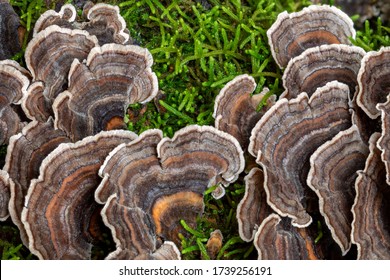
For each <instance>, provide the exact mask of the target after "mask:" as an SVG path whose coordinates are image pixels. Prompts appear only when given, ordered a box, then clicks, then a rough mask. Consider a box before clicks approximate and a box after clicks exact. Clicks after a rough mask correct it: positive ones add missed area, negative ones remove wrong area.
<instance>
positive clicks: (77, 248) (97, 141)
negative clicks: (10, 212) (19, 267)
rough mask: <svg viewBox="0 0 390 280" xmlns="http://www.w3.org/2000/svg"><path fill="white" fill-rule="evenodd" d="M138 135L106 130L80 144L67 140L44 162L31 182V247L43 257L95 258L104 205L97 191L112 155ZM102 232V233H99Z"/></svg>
mask: <svg viewBox="0 0 390 280" xmlns="http://www.w3.org/2000/svg"><path fill="white" fill-rule="evenodd" d="M136 137H137V136H136V135H135V134H134V133H132V132H130V131H120V130H117V131H103V132H100V133H99V134H96V135H95V136H89V137H86V138H84V139H83V140H81V141H78V142H76V143H62V144H60V145H59V146H58V147H57V148H56V149H55V150H54V151H53V152H51V153H50V154H49V155H48V156H47V157H46V158H45V159H44V160H43V162H42V165H41V167H40V172H39V177H38V178H37V179H34V180H32V181H31V185H30V188H29V190H28V193H27V196H26V201H25V206H24V209H23V212H22V222H23V224H24V227H25V229H26V232H27V235H28V239H29V248H30V251H31V252H32V253H33V254H35V255H37V256H38V257H39V258H40V259H89V258H90V257H91V248H92V244H91V243H92V241H93V240H94V236H95V235H97V236H99V234H97V233H98V232H99V228H98V227H97V226H98V224H97V222H98V219H95V217H96V214H99V212H100V210H101V206H100V205H99V204H97V203H96V202H95V199H94V192H95V190H96V188H97V186H98V185H99V183H100V180H101V179H100V177H99V176H98V170H99V168H100V166H101V165H102V163H103V161H104V159H105V158H106V156H107V155H108V154H109V153H110V151H112V150H113V149H114V148H115V147H116V146H118V145H119V144H121V143H125V142H130V141H132V140H134V139H135V138H136ZM96 231H98V232H96Z"/></svg>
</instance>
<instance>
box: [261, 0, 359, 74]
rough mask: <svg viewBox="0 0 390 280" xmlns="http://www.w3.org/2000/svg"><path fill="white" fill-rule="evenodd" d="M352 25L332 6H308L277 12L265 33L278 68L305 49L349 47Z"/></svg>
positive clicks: (353, 35) (285, 64)
mask: <svg viewBox="0 0 390 280" xmlns="http://www.w3.org/2000/svg"><path fill="white" fill-rule="evenodd" d="M355 35H356V32H355V29H354V28H353V22H352V20H351V19H350V18H349V16H348V15H346V14H345V13H343V12H342V11H341V10H339V9H337V8H336V7H333V6H332V7H330V6H327V5H323V6H317V5H312V6H310V7H307V8H304V9H303V10H302V11H300V12H296V13H291V14H288V13H287V12H286V11H285V12H283V13H280V14H279V15H278V18H277V20H276V22H275V23H274V24H273V25H272V26H271V28H270V29H269V30H268V31H267V36H268V42H269V44H270V47H271V51H272V55H273V57H274V59H275V61H276V63H277V64H278V65H279V67H280V68H285V67H286V66H287V64H288V62H289V61H290V59H292V58H294V57H296V56H298V55H300V54H301V53H302V52H303V51H305V50H306V49H309V48H312V47H316V46H320V45H325V44H326V45H329V44H347V45H350V41H349V37H353V38H354V37H355Z"/></svg>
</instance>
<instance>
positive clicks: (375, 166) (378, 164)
mask: <svg viewBox="0 0 390 280" xmlns="http://www.w3.org/2000/svg"><path fill="white" fill-rule="evenodd" d="M379 137H380V133H375V134H373V135H372V137H371V138H370V154H369V156H368V158H367V161H366V164H365V168H364V170H363V171H360V172H358V178H357V179H356V184H355V185H356V197H355V202H354V204H353V207H352V213H353V222H352V234H351V238H352V242H353V243H354V244H356V245H357V249H358V250H357V251H358V259H363V260H374V259H382V260H389V259H390V231H389V229H390V221H389V213H390V207H389V199H390V186H389V185H388V184H387V183H386V168H385V165H384V164H383V161H382V160H381V152H380V150H379V149H378V148H377V147H376V144H377V141H378V139H379Z"/></svg>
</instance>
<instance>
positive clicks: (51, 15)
mask: <svg viewBox="0 0 390 280" xmlns="http://www.w3.org/2000/svg"><path fill="white" fill-rule="evenodd" d="M76 17H77V12H76V8H75V7H74V6H73V5H71V4H66V5H63V6H62V7H61V9H60V11H59V12H56V11H55V10H47V11H46V12H44V13H43V14H42V15H41V16H40V17H39V18H38V19H37V21H36V23H35V25H34V30H33V36H36V34H38V33H39V32H40V31H43V30H44V29H45V28H47V27H49V26H52V25H57V26H59V27H65V28H69V29H73V22H74V21H75V20H76Z"/></svg>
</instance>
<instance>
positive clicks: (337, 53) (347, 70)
mask: <svg viewBox="0 0 390 280" xmlns="http://www.w3.org/2000/svg"><path fill="white" fill-rule="evenodd" d="M364 54H365V51H364V50H363V49H362V48H359V47H352V46H347V45H336V44H334V45H323V46H319V47H314V48H310V49H308V50H306V51H304V52H303V53H302V54H301V55H299V56H297V57H295V58H293V59H292V60H290V62H289V63H288V65H287V68H286V70H285V71H284V73H283V86H284V88H285V89H286V91H285V92H284V93H283V94H282V96H281V98H282V97H285V98H288V99H290V98H295V97H296V96H297V95H298V94H299V93H301V92H306V93H307V94H309V96H310V95H311V94H313V92H314V91H315V90H316V89H317V88H319V87H322V86H324V85H325V84H326V83H328V82H331V81H339V82H341V83H344V84H347V85H348V86H349V91H350V94H351V99H352V96H353V95H354V93H355V88H356V86H357V74H358V72H359V68H360V62H361V60H362V58H363V56H364Z"/></svg>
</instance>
